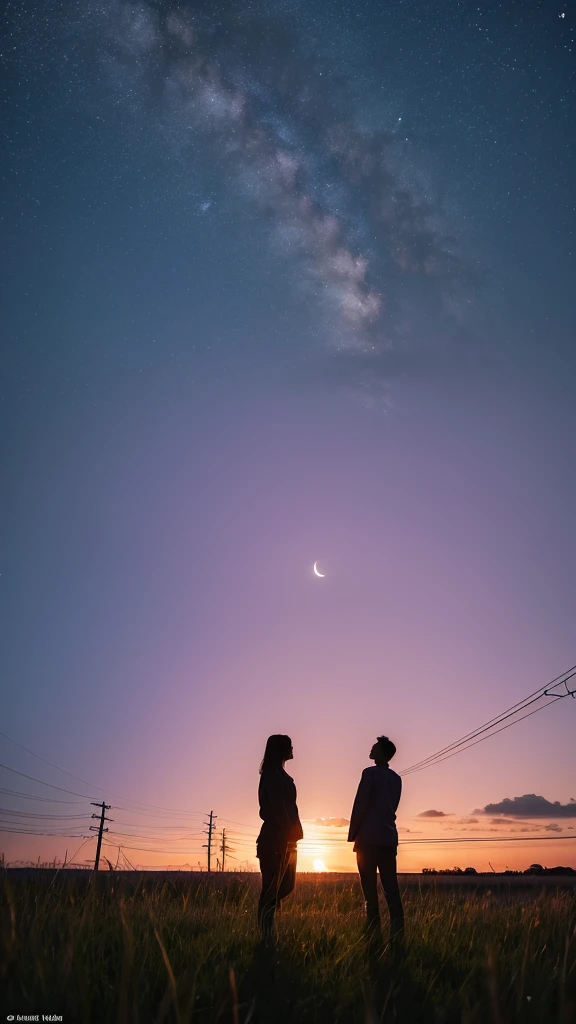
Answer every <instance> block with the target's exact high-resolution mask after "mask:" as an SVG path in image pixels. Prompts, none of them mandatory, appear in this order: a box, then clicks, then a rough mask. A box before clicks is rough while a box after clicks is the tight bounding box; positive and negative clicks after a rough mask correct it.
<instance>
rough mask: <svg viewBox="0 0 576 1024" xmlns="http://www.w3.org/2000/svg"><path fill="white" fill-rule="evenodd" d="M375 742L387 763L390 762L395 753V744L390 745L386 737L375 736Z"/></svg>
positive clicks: (390, 741)
mask: <svg viewBox="0 0 576 1024" xmlns="http://www.w3.org/2000/svg"><path fill="white" fill-rule="evenodd" d="M376 742H377V743H378V746H379V747H380V750H381V751H382V756H383V757H385V758H386V760H387V761H390V760H391V758H393V757H394V754H395V753H396V746H395V744H394V743H392V740H390V739H388V737H387V736H377V737H376Z"/></svg>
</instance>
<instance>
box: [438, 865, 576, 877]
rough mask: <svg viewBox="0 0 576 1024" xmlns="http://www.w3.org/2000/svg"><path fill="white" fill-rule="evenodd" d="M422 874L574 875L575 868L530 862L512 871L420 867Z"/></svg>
mask: <svg viewBox="0 0 576 1024" xmlns="http://www.w3.org/2000/svg"><path fill="white" fill-rule="evenodd" d="M422 874H423V875H480V874H485V875H487V874H494V875H576V869H575V868H565V867H561V866H558V867H555V868H545V867H543V866H542V864H531V865H530V867H529V868H526V870H525V871H512V870H511V869H510V868H507V869H506V871H490V872H488V871H477V870H476V868H440V869H438V870H437V869H436V868H422Z"/></svg>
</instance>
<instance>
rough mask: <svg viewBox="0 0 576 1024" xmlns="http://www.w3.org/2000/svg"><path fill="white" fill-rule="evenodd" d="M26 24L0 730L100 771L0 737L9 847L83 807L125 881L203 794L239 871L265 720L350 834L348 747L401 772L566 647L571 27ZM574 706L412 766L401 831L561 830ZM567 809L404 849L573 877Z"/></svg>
mask: <svg viewBox="0 0 576 1024" xmlns="http://www.w3.org/2000/svg"><path fill="white" fill-rule="evenodd" d="M52 6H53V5H52V4H51V3H48V4H47V5H46V7H45V9H44V8H43V9H42V12H38V10H35V9H34V8H33V6H32V7H31V6H30V5H29V4H28V3H24V4H21V5H17V6H14V5H13V6H12V7H11V9H10V18H9V25H8V27H7V32H8V36H9V39H10V46H9V47H8V48H7V52H8V53H9V55H10V56H9V57H8V58H7V89H8V94H9V99H10V102H9V104H8V105H7V108H6V109H7V114H6V132H5V134H6V137H7V139H8V152H9V160H8V161H7V162H8V171H7V172H6V175H7V176H6V183H5V185H6V187H5V200H4V220H3V224H4V231H3V242H2V246H3V250H2V256H3V265H4V266H5V267H6V268H7V270H6V273H5V277H4V278H3V283H2V287H3V298H4V313H3V317H4V323H3V326H4V336H5V337H6V338H7V339H8V344H7V345H6V355H5V361H4V370H5V372H4V374H3V380H4V381H5V383H4V384H3V385H2V391H1V393H0V400H1V401H0V416H1V424H0V437H1V441H2V452H1V459H2V462H1V465H2V480H3V483H4V486H5V493H6V495H7V499H5V504H4V507H3V509H2V513H1V514H2V520H1V523H0V621H1V630H2V633H1V637H0V660H1V667H2V677H3V679H4V680H5V687H6V694H7V699H5V702H4V707H5V714H4V722H5V726H4V729H5V730H6V733H7V734H8V735H9V736H11V737H13V739H14V740H16V741H17V742H19V743H21V744H24V746H26V747H29V748H30V749H31V750H32V751H34V752H35V753H37V754H38V755H40V756H41V757H43V758H46V759H47V760H49V761H52V762H54V763H55V764H57V765H59V766H60V767H61V768H63V769H65V770H67V771H68V772H71V773H72V774H73V775H75V776H79V777H80V778H81V779H84V780H87V783H90V785H87V783H80V782H77V781H74V780H72V779H71V778H70V777H69V776H66V775H63V774H61V773H59V772H57V771H56V770H55V769H53V768H50V767H49V766H48V765H46V764H45V763H43V762H42V761H38V760H36V759H35V758H34V757H33V756H31V755H30V754H28V753H26V752H25V751H23V750H21V749H19V748H18V747H15V746H14V745H12V744H11V743H10V742H9V740H5V739H3V738H1V737H0V754H1V756H0V761H1V762H2V763H3V764H5V765H6V766H7V768H4V769H2V770H1V775H0V783H1V786H2V787H3V788H4V789H13V790H17V791H18V794H19V795H18V794H17V795H14V793H12V794H5V800H4V804H3V807H4V811H3V812H2V813H3V815H4V817H3V819H2V825H1V827H2V828H4V829H5V831H4V832H3V835H2V840H3V843H2V845H3V848H4V851H5V854H6V857H7V859H18V858H20V859H28V858H33V859H36V858H37V857H38V856H39V855H40V856H41V857H50V856H54V855H56V854H58V856H60V855H62V854H63V852H64V850H65V849H68V850H69V853H73V852H74V847H75V846H78V845H79V844H80V841H81V836H83V835H85V834H88V833H87V832H86V829H87V827H88V825H89V824H90V821H91V819H88V818H86V819H82V816H83V815H86V814H90V813H92V808H90V806H89V799H88V798H89V797H90V798H92V799H97V798H98V797H99V798H100V799H102V797H105V798H106V799H107V802H108V803H111V804H113V805H114V811H111V812H110V815H111V817H113V818H114V819H115V824H114V829H113V830H112V831H111V833H110V834H109V839H110V841H111V842H114V843H116V846H117V845H121V844H123V845H124V846H125V847H126V852H127V853H128V856H130V858H131V859H132V860H133V861H135V862H137V863H156V864H162V863H184V862H185V861H188V862H190V863H193V864H195V863H197V862H198V860H199V859H204V856H205V855H204V852H203V851H202V848H201V844H202V842H203V841H204V840H203V837H202V836H200V835H198V834H197V833H199V831H200V830H201V827H202V824H201V823H202V821H203V817H204V815H205V814H206V812H207V811H209V810H210V809H211V808H213V809H214V810H215V811H216V812H217V813H218V815H219V819H218V820H219V827H221V826H223V825H225V826H226V827H227V828H229V829H230V833H229V835H230V841H231V842H232V843H233V844H234V843H236V848H237V849H236V853H235V856H236V857H237V863H240V862H242V861H249V862H250V863H252V864H253V863H254V862H255V861H254V853H255V849H254V835H255V832H256V829H257V824H258V817H257V805H256V791H257V782H258V775H257V769H258V764H259V761H260V759H261V756H262V751H263V748H264V743H265V740H266V737H267V736H268V734H269V733H271V732H278V731H279V732H287V733H289V734H290V735H291V736H292V738H293V742H294V750H295V758H294V762H293V763H292V765H291V768H290V770H291V771H293V774H294V777H295V779H296V783H297V787H298V799H299V806H300V810H301V814H302V816H303V818H305V819H306V820H307V821H314V820H315V819H319V818H326V817H342V818H347V817H348V816H349V813H350V807H351V803H352V800H353V797H354V793H355V790H356V786H357V783H358V779H359V776H360V772H361V770H362V769H363V768H364V767H365V765H366V764H367V763H368V758H367V755H368V751H369V750H370V747H371V745H372V742H373V740H374V738H375V735H376V734H377V733H381V732H384V733H388V734H389V735H390V736H391V737H392V738H393V739H394V741H395V742H396V744H397V746H398V755H397V758H396V764H395V766H396V767H397V768H400V769H401V768H402V767H403V766H404V767H405V766H408V765H410V764H412V763H414V762H415V761H418V760H420V759H421V758H422V757H425V756H426V755H427V754H430V753H432V752H434V751H436V750H437V749H439V748H441V747H443V746H444V745H445V744H447V743H449V742H451V741H452V740H454V739H456V738H457V737H459V736H460V735H461V734H463V733H466V732H468V731H469V730H471V729H473V728H474V727H476V726H477V725H479V724H480V723H482V722H484V721H486V720H487V719H488V718H490V717H492V716H493V715H496V714H498V713H499V712H500V711H502V710H504V709H505V708H507V707H508V706H510V705H511V704H513V703H514V702H515V701H516V700H520V699H521V698H523V697H524V696H525V695H526V694H528V693H530V692H531V691H533V690H535V689H536V688H537V687H539V686H542V685H544V684H545V683H546V682H547V681H548V680H550V679H552V678H553V677H554V676H556V675H557V674H558V673H560V672H561V671H563V670H564V669H567V668H568V667H569V666H570V665H572V664H573V663H574V662H576V653H575V651H576V648H575V636H576V631H575V629H574V622H575V610H576V601H575V586H576V584H575V579H576V573H575V568H576V565H575V562H576V545H575V543H574V508H575V500H576V473H575V472H574V467H575V462H576V460H575V457H574V456H575V451H574V442H575V439H576V412H575V407H574V401H573V386H572V381H573V380H574V370H575V364H574V304H573V280H574V246H573V242H574V238H573V228H574V218H573V212H574V211H573V186H572V182H573V180H574V175H573V172H572V162H573V159H572V156H573V155H571V153H570V152H569V151H568V149H567V140H569V139H570V138H571V137H572V125H571V121H570V119H569V111H570V110H571V109H573V105H571V102H570V100H571V98H572V99H573V96H574V85H573V79H572V78H571V77H570V75H571V63H570V61H571V58H569V57H568V53H569V49H568V47H569V44H570V45H572V42H571V41H572V39H573V34H574V25H573V20H571V19H570V18H569V17H567V18H566V19H564V21H563V22H562V23H561V22H560V19H559V18H558V17H557V14H556V12H552V13H550V11H549V9H545V8H544V7H538V6H537V5H535V6H534V11H532V12H531V13H530V16H529V17H528V16H527V20H526V22H525V23H524V22H523V23H522V25H521V26H520V27H519V26H518V25H517V24H516V22H515V18H516V13H515V12H514V11H512V10H510V11H508V10H504V9H501V8H496V7H495V8H494V9H493V10H492V9H490V10H488V9H486V11H484V10H483V11H482V12H480V13H479V11H480V9H479V8H478V7H477V5H471V6H470V9H469V10H468V12H467V13H466V12H464V13H463V12H462V10H461V9H460V7H459V8H458V14H457V17H456V16H454V17H453V16H452V15H451V14H450V13H446V12H447V9H446V7H445V5H444V4H439V5H436V4H435V3H426V4H422V3H414V4H411V5H410V6H409V9H408V8H406V9H405V8H404V6H403V5H402V4H389V5H381V4H376V3H369V4H368V7H367V9H366V11H367V12H369V16H368V13H367V14H366V18H365V19H363V18H362V17H358V18H357V17H356V15H354V16H352V14H351V13H350V12H351V10H352V9H351V8H349V6H348V5H344V4H332V3H331V4H327V3H324V2H323V0H318V3H315V4H314V16H312V15H311V14H310V11H311V8H310V6H309V5H303V4H302V3H301V2H300V0H290V3H287V4H286V5H282V10H281V11H280V10H278V9H277V6H276V5H270V4H268V3H267V2H265V0H258V2H256V3H254V4H251V5H237V4H231V3H228V2H227V0H223V2H222V4H221V5H219V8H218V14H217V16H216V15H214V13H213V11H212V8H210V9H208V8H206V5H205V4H204V3H202V2H198V3H189V4H188V3H184V4H183V5H182V4H181V5H180V8H181V10H180V13H178V16H177V17H176V13H175V12H174V11H173V12H172V15H170V16H169V17H167V19H165V20H162V19H161V18H160V17H159V15H158V13H157V11H156V8H155V7H154V6H153V5H149V4H146V3H142V4H140V5H138V4H136V5H130V6H127V5H125V4H123V3H122V2H121V0H112V2H111V3H110V4H108V5H104V7H103V6H102V5H99V4H93V3H91V2H89V0H87V2H86V3H84V4H81V5H80V7H78V5H70V6H67V5H66V4H64V5H63V6H62V5H59V7H58V11H57V16H56V14H55V13H54V11H52ZM186 12H187V13H186ZM52 15H54V16H52ZM39 19H40V20H39ZM43 19H44V20H43ZM182 19H184V20H182ZM482 19H483V20H482ZM481 21H482V23H480V22H481ZM381 38H386V39H389V40H390V46H389V47H388V49H387V51H386V54H385V55H384V54H383V51H382V48H381V47H380V46H379V45H376V44H375V40H379V39H381ZM263 40H265V41H266V43H265V46H263ZM431 48H432V49H434V48H435V49H434V52H435V53H437V54H438V55H439V56H438V59H436V58H435V59H434V62H433V63H432V64H431V63H430V53H431V52H432V49H431ZM406 53H409V54H410V61H408V62H407V61H406V59H405V56H402V55H405V54H406ZM64 56H65V57H66V59H65V60H64ZM534 76H536V77H534ZM534 82H535V83H536V85H534ZM316 560H317V561H318V564H319V566H320V569H321V571H322V572H323V573H325V577H324V578H323V579H318V578H316V577H315V576H314V575H313V573H312V566H313V563H314V561H316ZM575 714H576V703H575V702H574V701H573V700H571V699H567V700H566V701H565V702H564V703H561V704H558V705H556V706H555V707H553V708H550V709H549V710H547V711H543V712H542V713H541V714H537V715H535V716H533V717H532V718H530V719H529V720H527V721H526V722H523V723H521V724H519V725H517V726H515V727H514V728H512V729H509V730H508V731H506V732H505V733H503V734H502V735H501V736H498V737H496V738H494V739H493V740H489V741H488V742H486V743H482V744H480V745H478V746H477V747H475V748H473V749H472V750H470V751H468V752H466V753H462V754H461V755H459V756H458V757H455V758H453V759H451V760H449V761H447V762H445V763H443V764H440V765H439V766H438V767H433V768H430V769H428V770H426V771H423V772H421V773H418V774H414V775H410V776H408V777H407V778H406V782H405V789H404V795H403V798H402V803H401V808H400V815H399V824H400V826H401V828H402V829H403V830H408V829H409V830H411V832H413V833H414V838H416V834H418V837H420V838H430V837H432V836H440V837H441V836H444V835H454V828H455V827H457V828H458V829H459V830H460V831H459V832H458V834H459V835H461V836H463V837H466V836H467V835H468V832H467V829H468V828H469V827H478V828H479V829H483V830H484V831H482V834H486V835H487V834H489V833H488V830H489V829H490V828H495V829H498V830H499V832H498V834H502V835H505V834H510V836H513V835H518V834H519V833H517V832H515V831H514V830H515V827H516V826H515V825H514V824H509V823H508V824H506V823H503V824H501V825H492V824H491V821H492V817H493V815H487V816H484V817H483V818H482V817H481V818H480V819H479V822H478V823H469V822H466V821H462V819H463V818H468V817H470V815H471V814H472V812H473V811H475V810H476V809H478V808H483V807H485V806H486V805H488V804H498V803H500V802H501V801H502V800H503V799H504V798H506V797H507V798H510V799H513V798H515V797H521V796H523V795H525V794H535V795H537V796H542V797H545V798H546V799H547V800H549V801H560V803H561V804H563V805H567V804H568V803H569V801H570V799H571V798H572V797H576V790H575V789H574V787H573V781H572V780H573V779H574V778H575V769H576V753H575V751H576V745H575V744H574V728H575V723H576V718H575ZM10 768H11V769H13V770H15V771H20V772H23V773H25V774H26V775H30V776H33V777H34V778H36V779H40V780H42V781H43V782H47V783H52V784H54V785H56V786H62V787H63V788H64V789H69V790H72V791H73V793H68V794H65V793H61V794H58V792H57V791H56V790H48V789H46V788H42V786H41V785H39V784H38V783H36V782H32V781H31V780H27V779H25V778H22V776H17V775H14V774H11V773H10V771H9V769H10ZM95 787H102V789H101V790H99V789H97V788H95ZM77 793H80V794H81V796H80V797H78V796H76V795H75V794H77ZM42 794H44V796H46V795H47V794H48V795H49V794H51V795H52V797H53V798H54V800H56V799H63V800H64V799H70V800H73V799H78V800H79V803H77V804H64V803H62V804H59V803H56V802H54V803H50V804H48V803H46V802H42V801H41V800H39V799H38V798H39V797H40V796H41V795H42ZM135 801H140V802H141V803H140V804H136V803H134V802H135ZM143 805H146V806H143ZM151 805H155V806H154V807H152V806H151ZM129 807H132V811H131V812H129V811H128V810H126V808H129ZM122 808H124V810H122ZM158 808H176V809H179V810H177V811H174V812H170V814H173V817H172V818H169V817H167V816H166V815H167V814H168V812H166V813H165V814H164V816H159V817H158V818H154V817H153V813H155V812H156V811H157V809H158ZM182 809H183V810H182ZM431 809H432V810H439V811H442V812H444V815H446V816H447V817H444V816H436V817H435V818H421V817H419V815H420V814H421V812H423V811H426V810H431ZM524 810H525V808H524ZM185 812H186V813H185ZM188 812H189V813H188ZM66 813H70V814H72V813H74V814H79V815H80V816H81V818H80V819H79V820H78V821H75V822H74V821H73V819H72V818H70V819H65V818H64V817H62V815H64V814H66ZM47 814H52V815H54V817H52V818H46V817H45V815H47ZM33 815H36V817H34V816H33ZM476 817H477V815H476ZM518 821H519V824H518V827H519V828H532V827H533V826H534V827H537V829H538V830H540V831H541V830H543V829H545V828H546V826H547V825H554V824H555V822H554V820H553V818H550V819H542V818H540V819H538V818H532V817H530V815H528V816H526V814H523V815H518ZM26 822H28V823H32V824H31V825H30V828H29V829H28V830H27V831H28V832H31V833H32V832H33V833H34V834H31V835H24V834H18V832H17V825H18V824H20V825H22V824H23V823H26ZM66 822H70V823H71V824H70V825H69V827H68V826H66ZM116 822H118V823H120V824H116ZM525 822H527V823H528V824H525ZM50 823H52V830H53V831H54V829H55V828H57V827H58V828H60V829H61V830H62V829H64V828H65V827H68V831H69V834H70V837H69V838H68V837H66V838H58V839H57V838H54V837H46V836H41V835H40V833H41V832H42V831H47V830H49V826H50ZM572 823H573V824H574V826H576V816H575V817H574V818H572V817H571V815H570V814H565V815H564V816H563V817H561V819H558V822H557V824H558V828H560V829H563V831H562V832H556V831H553V830H551V831H550V835H551V836H552V835H559V836H561V837H565V838H562V839H561V840H560V841H554V842H550V843H549V844H546V843H536V842H535V843H533V844H528V843H516V844H510V847H509V848H508V847H504V844H502V845H501V846H497V845H496V844H494V846H493V847H489V846H482V845H480V844H479V845H477V846H474V847H472V846H471V847H470V849H468V848H462V847H457V848H451V847H446V848H444V847H424V846H422V847H420V846H416V845H415V846H410V847H409V846H408V845H407V846H405V847H403V848H402V851H401V860H400V863H401V866H403V867H405V868H417V867H421V866H422V865H424V864H427V863H429V862H430V861H431V860H433V861H434V863H436V864H437V865H441V864H453V863H458V862H459V861H460V862H461V861H462V860H467V861H468V862H470V861H471V862H472V863H474V864H476V865H477V866H486V865H487V863H488V861H491V862H492V863H493V864H495V866H500V867H503V866H505V865H506V864H509V865H510V866H514V865H516V864H518V865H522V866H524V865H526V864H528V863H530V862H531V861H535V860H538V861H543V862H547V863H561V862H564V863H571V864H576V859H575V858H576V849H575V844H574V843H573V842H571V841H570V836H571V834H573V831H574V830H573V827H572ZM42 826H44V827H42ZM172 826H173V829H174V837H173V838H174V841H173V842H170V841H169V840H168V839H167V836H169V835H170V828H169V827H172ZM306 827H307V829H308V832H307V835H308V838H307V842H306V844H304V846H303V847H302V851H301V856H300V865H301V867H303V868H307V867H308V868H309V867H310V866H311V864H312V862H313V860H314V859H324V860H325V862H326V865H327V866H328V867H333V868H334V867H337V866H343V865H348V866H350V867H352V865H353V860H352V855H351V851H350V849H349V848H348V847H344V846H343V845H342V843H341V838H342V837H341V835H340V833H338V832H337V830H336V829H335V827H334V826H330V827H328V826H326V827H323V826H314V827H312V826H310V825H307V826H306ZM188 828H189V829H190V830H191V832H192V833H194V834H193V835H192V836H191V837H190V838H189V840H182V839H178V843H180V845H178V843H177V842H176V840H175V836H176V835H178V836H184V835H185V834H187V833H186V830H187V829H188ZM162 830H164V831H162ZM21 831H22V830H21ZM25 831H26V830H25ZM113 832H118V833H122V832H124V833H132V836H131V838H130V836H127V835H119V836H117V837H116V838H114V837H113ZM495 834H496V833H495ZM523 834H527V833H523ZM402 835H403V837H404V838H407V837H408V836H409V835H410V833H408V832H403V833H402ZM160 836H162V837H163V838H162V840H160ZM335 837H336V838H335ZM183 842H184V843H185V845H186V844H187V845H186V852H185V853H179V852H178V850H181V849H182V843H183ZM147 843H148V844H149V848H147V846H146V844H147ZM92 846H93V843H92ZM133 847H135V848H136V849H133ZM176 847H177V849H176ZM324 847H326V849H324ZM153 849H155V850H156V852H155V853H153V852H152V850H153ZM456 850H457V852H456ZM90 851H91V847H90V846H87V847H86V848H85V850H84V853H83V854H82V856H86V857H88V858H89V857H90V856H92V854H91V852H90ZM130 851H132V852H130ZM315 853H316V857H315V856H314V854H315Z"/></svg>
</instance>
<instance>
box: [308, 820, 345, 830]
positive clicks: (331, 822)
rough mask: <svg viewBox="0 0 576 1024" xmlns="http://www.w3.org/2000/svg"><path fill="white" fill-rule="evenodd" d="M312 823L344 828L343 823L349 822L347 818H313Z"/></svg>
mask: <svg viewBox="0 0 576 1024" xmlns="http://www.w3.org/2000/svg"><path fill="white" fill-rule="evenodd" d="M313 824H314V825H322V826H332V827H333V828H344V826H345V825H349V824H350V821H349V819H348V818H315V819H314V822H313Z"/></svg>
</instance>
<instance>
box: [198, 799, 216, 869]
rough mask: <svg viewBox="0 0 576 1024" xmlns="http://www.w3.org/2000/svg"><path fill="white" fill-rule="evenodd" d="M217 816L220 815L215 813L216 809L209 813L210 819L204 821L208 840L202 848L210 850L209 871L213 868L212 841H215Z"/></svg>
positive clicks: (204, 830)
mask: <svg viewBox="0 0 576 1024" xmlns="http://www.w3.org/2000/svg"><path fill="white" fill-rule="evenodd" d="M217 817H218V815H217V814H214V811H210V814H209V815H208V821H205V822H204V824H205V825H206V828H205V829H203V832H204V834H205V835H207V836H208V842H207V843H203V844H202V848H203V849H204V850H207V851H208V871H209V872H210V871H211V870H212V865H211V857H212V842H213V840H212V836H213V835H214V829H215V828H216V818H217Z"/></svg>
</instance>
